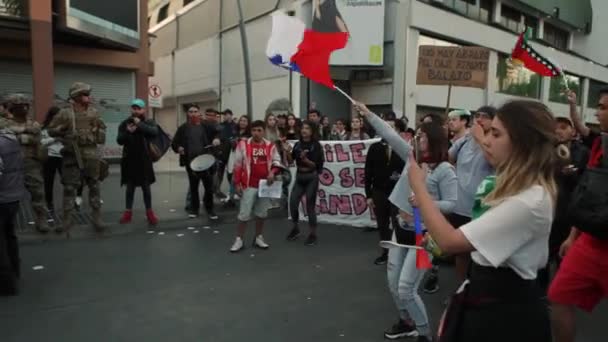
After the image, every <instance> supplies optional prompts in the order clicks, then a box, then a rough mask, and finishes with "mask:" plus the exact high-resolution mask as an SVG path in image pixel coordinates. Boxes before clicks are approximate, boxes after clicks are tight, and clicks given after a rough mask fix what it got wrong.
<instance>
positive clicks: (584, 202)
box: [568, 138, 608, 240]
mask: <svg viewBox="0 0 608 342" xmlns="http://www.w3.org/2000/svg"><path fill="white" fill-rule="evenodd" d="M602 143H603V142H602V141H601V138H598V140H596V142H595V143H594V146H593V149H592V151H591V157H590V164H589V167H588V168H587V169H586V170H585V172H584V173H583V176H582V177H581V180H580V182H579V183H578V185H577V186H576V188H575V190H574V193H573V194H572V198H571V202H570V206H569V207H568V214H569V216H570V219H571V223H572V225H573V226H575V227H576V228H577V229H578V230H580V231H583V232H585V233H587V234H589V235H591V236H593V237H594V238H597V239H600V240H608V155H607V154H606V153H602V152H603V151H602V145H603V144H602ZM603 148H604V151H605V150H608V146H603ZM602 154H603V155H604V156H603V157H602ZM600 158H601V159H603V161H602V162H601V163H600V161H599V160H600ZM591 161H594V162H593V163H592V162H591ZM596 163H597V164H596ZM592 164H593V165H592Z"/></svg>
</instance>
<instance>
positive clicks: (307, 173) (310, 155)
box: [287, 121, 325, 246]
mask: <svg viewBox="0 0 608 342" xmlns="http://www.w3.org/2000/svg"><path fill="white" fill-rule="evenodd" d="M317 132H318V128H317V126H316V125H315V124H314V123H312V122H310V121H304V122H303V123H302V128H301V129H300V140H299V141H298V142H297V143H296V144H295V145H294V147H293V149H292V151H291V158H290V159H292V160H293V161H295V163H296V167H297V173H296V180H295V183H294V186H293V190H292V191H291V196H290V198H289V211H290V213H291V220H292V221H293V228H292V230H291V232H290V233H289V235H288V236H287V240H289V241H293V240H296V239H297V238H298V237H299V236H300V229H299V227H298V222H299V220H300V213H299V211H298V207H299V206H300V201H301V200H302V197H305V198H306V214H307V215H308V226H309V228H310V234H309V235H308V238H307V239H306V245H308V246H313V245H315V244H316V243H317V212H316V204H317V190H318V189H319V175H320V174H321V172H322V171H323V163H324V162H325V158H324V157H323V148H322V147H321V144H319V138H318V135H317ZM289 163H291V160H289Z"/></svg>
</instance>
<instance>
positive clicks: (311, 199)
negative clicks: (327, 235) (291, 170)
mask: <svg viewBox="0 0 608 342" xmlns="http://www.w3.org/2000/svg"><path fill="white" fill-rule="evenodd" d="M318 189H319V175H318V174H317V173H316V172H309V173H299V172H298V173H297V174H296V181H295V183H294V185H293V189H292V190H291V197H290V198H289V211H290V212H291V220H292V221H293V223H298V221H299V220H300V212H299V210H298V207H299V206H300V201H301V200H302V196H305V197H306V213H307V214H308V224H309V225H311V226H312V227H316V226H317V190H318Z"/></svg>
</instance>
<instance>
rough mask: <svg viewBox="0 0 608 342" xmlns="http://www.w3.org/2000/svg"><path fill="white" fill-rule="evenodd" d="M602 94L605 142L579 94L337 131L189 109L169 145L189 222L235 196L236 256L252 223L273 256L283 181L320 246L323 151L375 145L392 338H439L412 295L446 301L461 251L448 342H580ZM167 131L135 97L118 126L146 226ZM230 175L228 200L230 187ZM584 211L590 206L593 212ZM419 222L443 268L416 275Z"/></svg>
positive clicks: (588, 296)
mask: <svg viewBox="0 0 608 342" xmlns="http://www.w3.org/2000/svg"><path fill="white" fill-rule="evenodd" d="M599 95H600V96H599V104H598V112H597V118H598V121H599V128H600V131H601V133H599V132H595V131H594V130H592V129H590V128H588V127H587V126H585V125H584V123H583V122H582V121H581V119H580V116H579V115H578V113H577V107H576V103H577V99H576V94H575V93H573V92H571V91H569V92H568V93H567V96H568V101H569V103H570V113H569V117H558V118H555V117H554V116H553V113H551V111H550V110H549V109H548V108H547V107H546V106H545V105H543V104H541V103H539V102H534V101H524V100H516V101H510V102H507V103H506V104H504V105H503V106H501V107H500V108H494V107H492V106H482V107H481V108H478V109H477V110H475V111H469V110H464V109H458V110H453V111H451V112H449V114H448V115H447V118H444V117H442V116H441V115H436V114H429V115H425V116H423V117H422V118H421V119H420V121H419V123H418V124H417V125H416V126H417V127H416V130H414V129H413V128H409V127H408V121H407V119H406V118H405V117H404V116H401V117H399V116H398V115H397V114H395V113H394V112H389V113H386V114H384V115H382V116H378V115H376V114H374V113H373V112H371V111H370V110H369V109H368V108H367V107H366V106H365V105H363V104H359V103H357V104H355V109H356V110H357V111H358V113H359V115H353V116H352V117H351V118H350V119H349V120H346V119H336V120H334V122H332V121H331V120H330V119H329V118H328V117H327V116H323V115H322V113H321V112H320V111H319V110H316V109H312V110H310V111H309V112H308V115H307V117H306V118H305V119H304V120H301V119H300V118H297V117H295V116H294V115H293V114H274V113H267V114H266V116H265V118H264V120H256V121H253V122H252V121H251V120H250V118H249V117H248V116H241V117H238V118H236V117H234V115H233V113H232V111H231V110H229V109H226V110H224V111H223V112H221V113H220V112H218V111H217V110H215V109H206V110H205V111H204V112H202V111H201V109H200V107H199V106H198V105H196V104H192V105H189V106H187V122H185V123H184V124H183V125H181V126H180V127H179V128H178V129H177V132H176V134H175V136H174V137H173V139H172V142H171V148H172V149H173V151H175V153H177V154H179V162H180V165H181V166H183V167H184V168H185V172H186V174H187V176H188V181H189V188H188V194H187V198H186V210H187V213H188V215H189V217H191V218H195V217H198V216H199V210H200V208H199V206H200V195H199V184H200V183H203V187H204V196H203V205H204V208H205V211H206V213H207V216H208V218H209V219H211V220H216V219H218V215H217V214H216V213H215V209H214V206H215V200H214V197H218V198H219V199H221V200H222V201H223V202H224V205H226V206H235V205H236V203H237V201H238V205H239V209H238V226H237V231H236V237H235V240H234V243H233V244H232V246H231V247H230V252H233V253H236V252H239V251H241V250H243V248H245V242H244V239H245V233H246V229H247V224H248V222H249V221H254V222H255V235H254V238H253V246H254V247H257V248H260V249H268V248H269V247H270V245H269V244H268V243H267V242H266V241H265V239H264V237H263V230H264V221H265V219H266V217H267V215H268V211H269V210H270V209H271V208H273V207H276V206H277V205H280V203H277V201H274V200H272V199H270V198H264V197H260V196H259V192H258V188H259V187H260V186H261V184H262V183H263V182H266V183H267V184H268V185H272V184H273V183H274V182H275V181H277V180H282V181H284V184H288V183H289V181H290V179H291V178H292V177H293V178H294V182H293V184H294V185H293V189H292V191H291V193H290V194H289V195H287V192H286V188H285V189H284V193H285V194H286V196H285V199H286V201H285V204H286V205H287V206H288V207H289V209H290V214H291V221H292V224H293V225H292V227H291V230H290V231H289V233H288V235H287V240H289V241H293V240H296V239H298V238H299V237H300V233H301V230H300V228H301V227H300V215H299V205H300V203H301V202H303V203H304V204H305V207H306V209H307V210H306V212H307V216H308V228H309V229H308V237H307V238H306V240H305V243H306V244H307V245H310V246H312V245H315V244H316V243H317V242H318V234H319V231H318V222H317V218H316V207H315V206H316V197H317V191H318V188H319V177H320V176H321V174H322V172H323V169H324V153H323V148H322V145H321V144H320V141H323V140H333V141H356V140H367V139H370V138H374V137H376V138H380V141H378V142H375V143H373V144H372V145H371V146H370V148H369V151H368V153H367V160H366V163H365V195H366V197H367V203H368V206H369V207H370V208H371V209H372V210H374V212H375V216H376V217H377V229H378V232H379V235H380V240H381V241H384V242H387V241H390V242H391V243H392V244H383V245H382V246H383V247H384V249H383V250H382V251H381V254H380V256H379V257H377V258H376V259H375V260H374V263H375V264H377V265H387V274H386V276H387V281H388V289H389V292H390V294H391V295H392V297H393V300H394V303H395V306H396V309H397V312H398V315H399V318H398V321H397V322H396V323H395V324H394V325H393V326H392V327H390V328H389V329H388V330H387V331H386V332H385V334H384V335H385V337H386V338H387V339H398V338H402V337H417V338H418V341H420V342H428V341H432V340H433V332H432V329H431V325H432V322H433V320H432V319H433V318H432V317H429V315H428V313H427V310H426V307H425V304H424V302H423V300H422V298H421V297H420V295H419V294H418V292H419V289H420V288H422V290H423V291H425V292H427V293H434V292H437V290H438V288H439V284H440V283H441V282H440V276H439V275H440V272H439V270H440V266H439V265H440V263H438V262H437V260H439V259H441V257H443V256H444V255H446V254H447V255H450V256H453V257H454V260H455V264H456V274H457V278H458V280H459V281H460V282H462V284H463V285H462V286H461V287H460V288H459V289H458V291H457V293H456V295H454V296H453V297H452V298H451V300H450V301H449V306H448V308H447V311H446V314H445V317H444V319H443V321H442V327H441V334H442V336H447V339H446V340H449V341H467V342H470V341H505V342H506V341H515V340H520V341H530V342H532V341H534V342H537V341H541V342H545V341H546V342H549V341H551V340H552V339H555V341H557V342H572V341H574V336H575V319H574V316H575V308H580V309H583V310H585V311H592V310H593V308H594V307H595V306H596V305H597V304H598V302H600V301H601V300H602V299H604V298H606V297H607V296H608V277H607V276H606V274H608V262H607V260H608V244H607V242H606V238H608V232H607V231H608V227H606V226H604V227H600V228H602V229H600V228H598V226H601V225H602V224H604V225H605V224H606V222H608V221H604V222H601V219H604V218H606V216H607V213H606V208H607V207H606V203H605V199H606V191H608V190H606V189H608V180H607V179H606V172H603V173H602V172H600V171H605V168H606V167H608V158H606V157H605V156H606V153H607V151H608V135H607V134H606V133H607V132H608V89H607V90H602V91H600V94H599ZM87 96H88V95H87ZM20 105H22V104H20ZM58 112H59V109H58V108H51V109H50V110H49V112H48V115H47V118H46V120H45V122H44V123H43V125H42V126H41V129H40V130H39V131H40V132H39V133H40V143H41V144H42V145H43V146H46V148H47V153H48V158H45V162H44V164H43V169H42V175H43V179H44V183H45V192H46V197H45V199H46V201H45V202H46V207H47V208H48V209H49V213H53V210H54V205H53V194H52V189H53V186H52V185H53V182H54V178H55V175H56V173H58V172H59V173H60V174H61V172H62V167H61V165H62V156H63V154H62V149H63V145H62V140H61V139H57V138H55V137H53V136H52V134H49V129H48V126H49V125H50V123H51V122H54V118H55V116H56V115H57V114H58ZM9 114H10V113H9ZM161 131H162V130H161V129H160V128H159V126H158V125H157V124H156V123H155V122H154V121H153V120H150V119H147V116H146V104H145V102H144V101H143V100H140V99H135V100H133V102H132V103H131V115H130V116H129V117H128V118H127V119H125V120H124V121H123V122H122V123H121V124H120V126H119V129H118V136H117V142H118V144H120V145H121V146H123V155H122V160H121V182H120V183H121V185H124V186H125V191H126V193H125V212H124V213H123V215H122V217H121V218H120V223H121V224H127V223H129V222H131V220H132V208H133V197H134V192H135V189H136V188H137V187H139V188H141V189H142V192H143V198H144V204H145V208H146V216H147V219H148V222H149V223H150V224H151V225H156V224H157V223H158V221H159V219H158V217H156V214H155V213H154V211H153V209H152V196H151V185H152V184H153V183H154V182H155V175H154V168H153V161H154V160H153V158H152V157H151V153H150V151H149V144H148V141H149V140H150V139H154V138H155V137H156V136H157V135H159V134H161ZM0 133H2V134H1V135H0V138H1V139H0V142H1V143H2V144H0V147H1V148H2V149H0V152H1V153H2V154H1V156H2V158H5V159H7V160H1V159H0V161H3V163H0V166H3V167H4V166H6V165H13V164H11V163H12V161H10V160H8V159H9V158H12V157H13V156H15V155H16V151H17V146H18V145H19V144H18V140H15V139H14V138H13V135H14V133H11V131H10V127H9V128H2V131H0ZM16 141H17V142H16ZM207 154H210V155H212V156H213V157H214V160H215V163H214V164H213V165H212V166H211V167H208V168H206V169H205V170H203V171H196V170H193V169H192V167H191V163H192V161H193V160H195V159H197V158H198V157H200V156H203V155H207ZM16 163H18V162H16ZM289 167H294V169H295V174H291V173H290V172H289V171H288V169H289ZM602 169H604V170H602ZM15 170H19V166H18V165H17V164H15V165H13V166H11V168H10V170H9V169H0V171H2V172H3V173H0V185H2V186H5V187H7V189H8V187H9V186H10V185H11V184H8V183H7V180H8V181H10V183H15V182H17V183H20V182H23V177H19V176H18V174H15V173H16V171H15ZM597 170H599V171H597ZM594 172H595V173H594ZM17 173H18V172H17ZM9 176H10V177H9ZM7 177H9V178H7ZM224 177H225V179H226V180H227V183H228V185H229V190H228V194H223V193H222V192H221V190H220V189H221V187H220V185H221V184H222V183H223V182H224ZM579 183H585V185H586V187H579V186H578V185H579ZM581 189H582V190H581ZM19 191H21V190H19ZM585 191H587V192H585ZM2 192H3V194H2V195H0V199H1V200H2V201H3V202H1V203H0V213H8V212H9V211H11V210H14V209H15V208H14V199H15V198H16V197H17V195H16V192H14V193H11V192H10V191H5V189H2ZM17 192H18V191H17ZM287 197H290V198H287ZM602 201H604V202H602ZM581 203H583V204H584V206H583V204H581ZM573 208H574V209H573ZM589 208H592V209H589ZM589 210H595V212H592V213H591V214H589V215H587V214H588V213H589V212H590V211H589ZM417 212H419V213H420V215H421V225H422V228H423V229H424V231H425V233H426V234H427V235H426V236H425V242H424V243H425V244H428V245H432V246H435V248H429V249H432V251H433V253H429V255H428V256H429V258H430V259H432V260H433V267H432V268H431V271H430V272H426V269H422V268H420V267H418V265H417V253H416V249H414V248H410V247H412V246H414V245H416V244H417V243H418V241H417V233H416V231H415V229H414V226H415V224H416V223H415V221H416V217H417V216H416V215H417V214H416V213H417ZM581 213H585V215H582V214H581ZM49 215H50V216H49V220H52V219H53V215H51V214H49ZM7 217H9V216H8V214H6V215H5V214H2V216H1V217H0V218H1V220H0V223H1V224H2V229H3V231H2V234H5V233H6V235H5V236H3V238H2V241H4V242H5V245H6V246H9V248H5V249H8V253H5V252H4V251H2V252H3V253H4V254H7V255H8V256H2V259H0V262H2V264H0V277H4V278H2V279H0V281H3V280H4V279H5V278H6V274H7V272H8V271H7V270H10V269H13V271H12V272H13V273H15V274H16V275H17V276H18V271H19V270H18V260H15V258H18V256H16V253H18V252H16V245H15V241H16V240H15V236H14V227H13V223H11V222H9V220H8V219H7ZM594 220H595V221H594ZM598 220H600V222H599V223H597V221H598ZM10 227H13V228H12V231H11V229H9V228H10ZM408 246H409V247H408ZM439 251H440V252H439ZM425 253H426V252H425ZM15 268H16V269H15ZM555 269H557V272H553V271H554V270H555ZM2 272H4V273H2ZM553 273H556V275H555V278H554V279H553V280H552V275H553ZM15 274H13V276H15ZM0 290H3V291H4V290H6V289H5V288H1V289H0ZM4 292H8V293H10V289H9V290H8V291H4ZM547 298H548V301H549V302H550V305H551V307H552V310H551V311H549V310H548V307H547ZM550 313H551V317H550ZM513 317H517V318H518V329H513V323H512V319H513ZM551 321H552V322H553V324H551ZM551 329H553V331H551ZM442 338H446V337H442Z"/></svg>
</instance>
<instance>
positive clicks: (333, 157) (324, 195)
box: [290, 139, 380, 227]
mask: <svg viewBox="0 0 608 342" xmlns="http://www.w3.org/2000/svg"><path fill="white" fill-rule="evenodd" d="M378 141H380V140H379V139H372V140H360V141H321V147H322V148H323V152H324V157H325V163H324V164H323V166H324V168H323V171H322V172H321V174H320V175H319V190H318V192H317V203H316V210H317V218H318V220H319V222H322V223H331V224H338V225H347V226H353V227H375V226H376V222H375V220H376V216H375V215H374V212H373V210H370V208H369V207H368V206H367V198H366V197H365V159H366V157H367V151H368V149H369V147H370V146H371V145H372V144H373V143H375V142H378ZM291 171H292V174H293V175H295V168H292V170H291ZM295 178H296V177H293V178H292V183H291V185H290V193H291V188H292V187H293V184H294V183H295ZM305 202H306V199H305V198H303V199H302V201H301V204H300V208H299V213H300V219H302V220H307V213H306V205H305Z"/></svg>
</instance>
